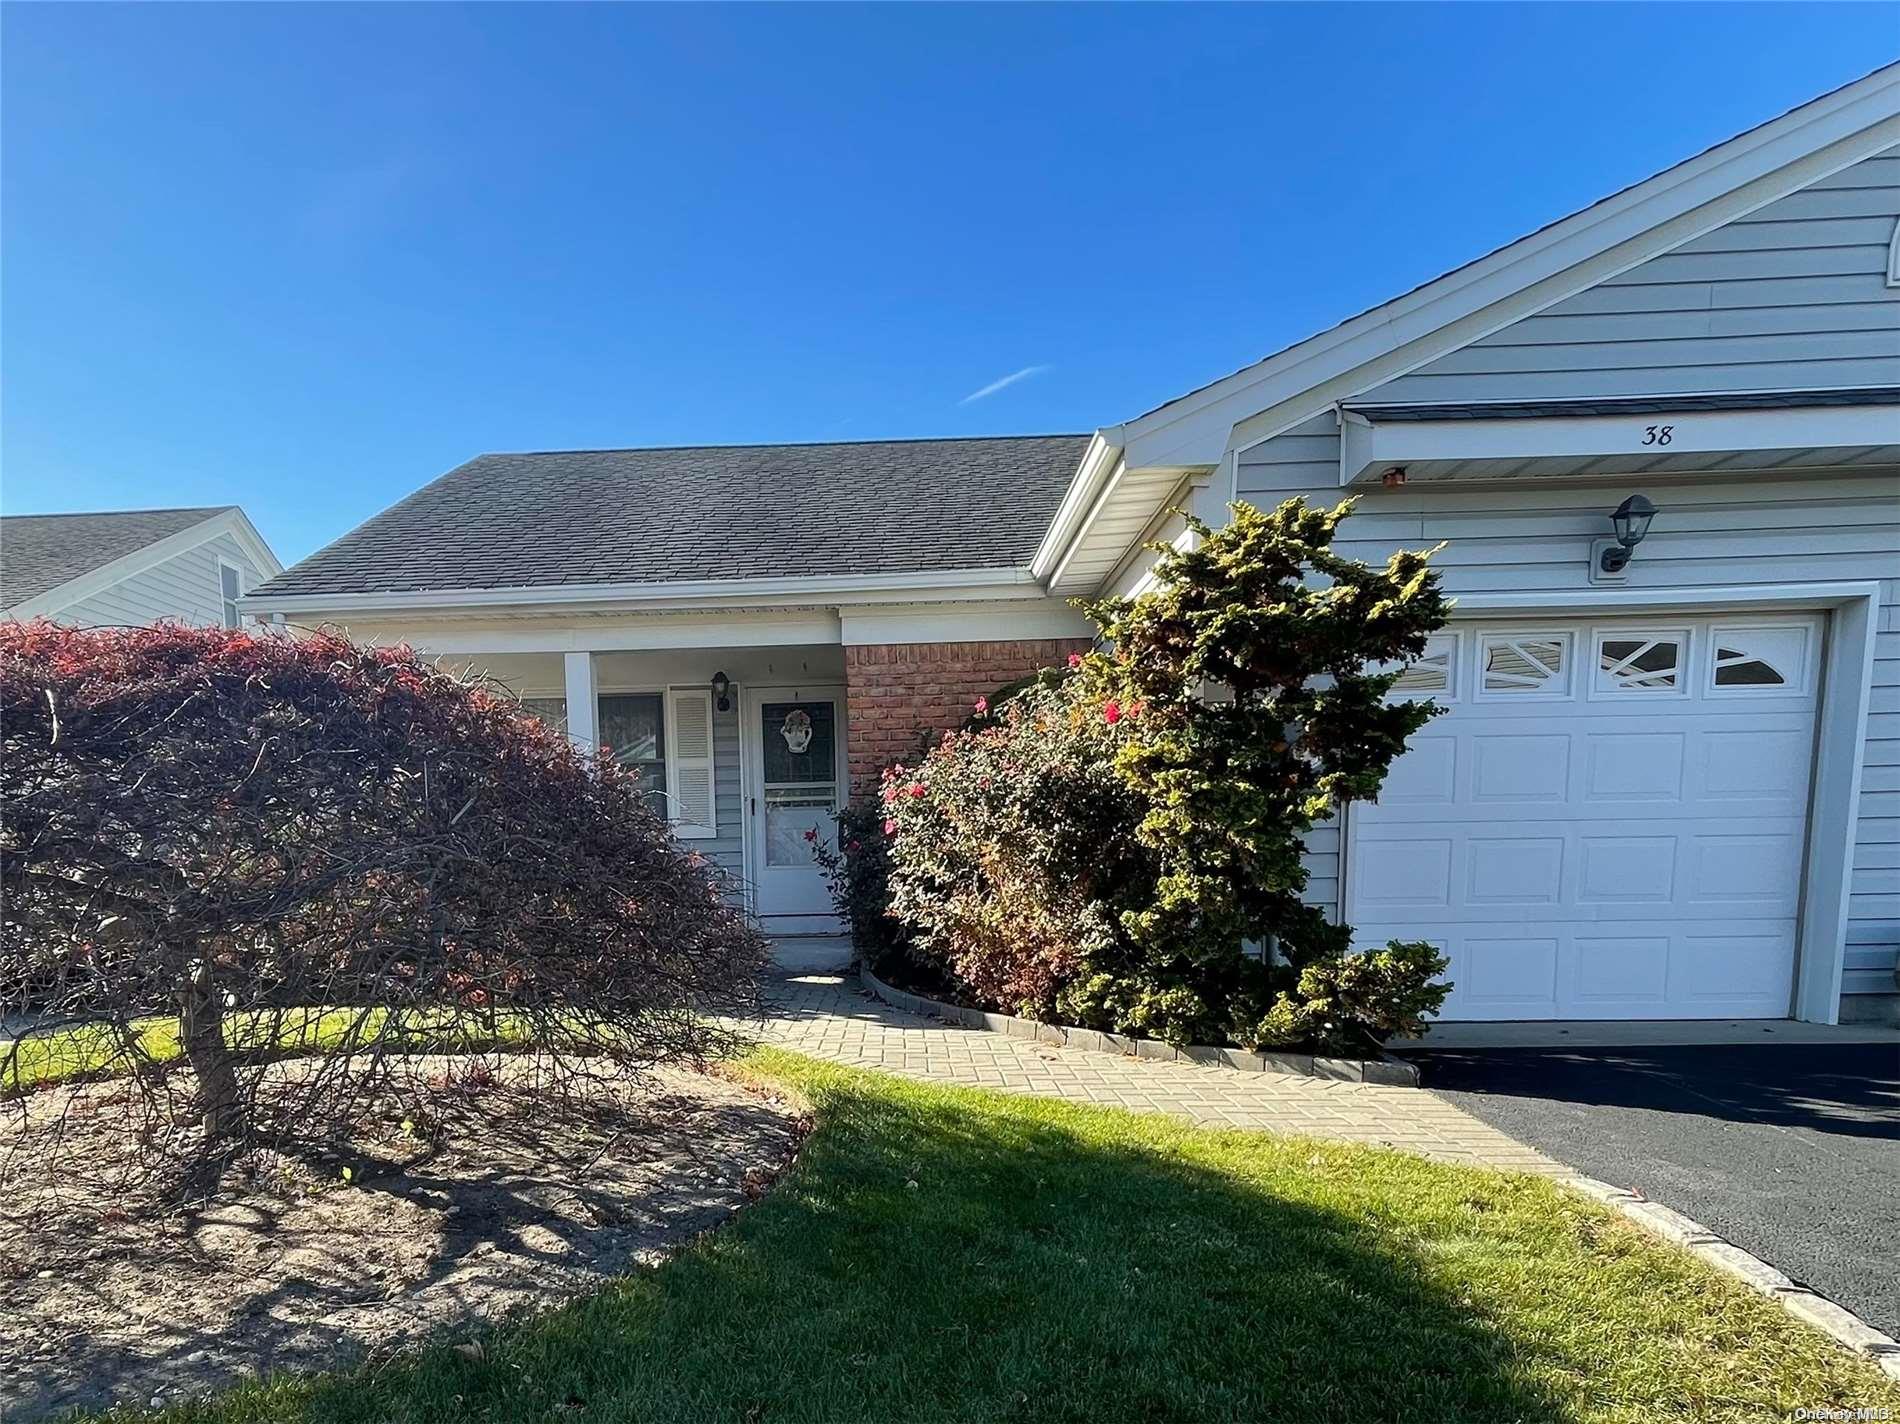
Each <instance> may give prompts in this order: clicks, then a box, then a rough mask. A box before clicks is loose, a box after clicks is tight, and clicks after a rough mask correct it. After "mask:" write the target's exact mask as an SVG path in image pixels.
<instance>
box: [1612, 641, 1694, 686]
mask: <svg viewBox="0 0 1900 1424" xmlns="http://www.w3.org/2000/svg"><path fill="white" fill-rule="evenodd" d="M1688 644H1689V640H1688V635H1687V634H1684V633H1625V634H1621V635H1618V634H1603V635H1601V636H1599V637H1598V638H1597V657H1596V686H1597V690H1598V691H1599V692H1676V691H1679V690H1680V689H1681V686H1682V655H1683V649H1684V648H1686V647H1687V646H1688Z"/></svg>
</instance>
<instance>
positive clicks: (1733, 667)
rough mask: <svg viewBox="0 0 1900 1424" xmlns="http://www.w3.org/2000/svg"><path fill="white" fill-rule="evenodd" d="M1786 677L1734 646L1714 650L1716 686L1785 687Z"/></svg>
mask: <svg viewBox="0 0 1900 1424" xmlns="http://www.w3.org/2000/svg"><path fill="white" fill-rule="evenodd" d="M1787 683H1788V679H1787V678H1785V677H1783V676H1782V675H1781V674H1780V673H1778V672H1776V671H1775V669H1774V667H1773V666H1772V665H1771V664H1769V663H1765V662H1763V661H1762V660H1761V659H1760V658H1751V657H1750V656H1749V655H1748V654H1747V653H1746V652H1743V651H1741V650H1739V649H1736V648H1717V649H1716V650H1715V685H1716V686H1717V687H1785V686H1787Z"/></svg>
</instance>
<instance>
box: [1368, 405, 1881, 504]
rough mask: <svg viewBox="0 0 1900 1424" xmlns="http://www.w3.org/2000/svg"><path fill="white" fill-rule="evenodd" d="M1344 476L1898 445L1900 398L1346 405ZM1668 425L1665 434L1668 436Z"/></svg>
mask: <svg viewBox="0 0 1900 1424" xmlns="http://www.w3.org/2000/svg"><path fill="white" fill-rule="evenodd" d="M1341 415H1342V421H1341V429H1340V434H1341V439H1340V445H1339V482H1340V483H1341V484H1342V485H1349V484H1353V483H1356V482H1358V481H1361V480H1364V479H1367V478H1370V477H1373V476H1376V475H1380V474H1383V472H1384V471H1386V470H1388V469H1391V468H1392V467H1394V466H1404V465H1411V464H1425V463H1428V462H1431V461H1438V460H1456V461H1467V460H1469V461H1478V460H1510V461H1522V460H1537V459H1575V458H1586V457H1590V456H1613V455H1628V456H1632V457H1638V458H1641V457H1649V458H1655V457H1667V456H1677V455H1704V454H1709V455H1713V454H1725V453H1740V452H1743V451H1750V450H1827V449H1853V448H1860V447H1864V446H1870V445H1873V446H1878V445H1896V444H1900V405H1886V406H1878V405H1864V406H1809V407H1806V408H1802V407H1798V406H1779V407H1774V408H1772V409H1765V410H1686V411H1681V412H1678V413H1674V414H1670V413H1663V412H1656V411H1649V412H1644V413H1632V414H1628V415H1577V416H1540V417H1529V418H1515V417H1514V418H1509V419H1499V420H1395V421H1389V422H1386V423H1384V424H1381V423H1380V422H1379V421H1378V419H1377V418H1376V417H1374V418H1372V419H1368V418H1367V417H1366V416H1365V415H1363V414H1361V413H1360V412H1357V411H1353V410H1346V411H1343V412H1342V413H1341ZM1665 429H1666V431H1667V434H1666V435H1665V434H1661V433H1659V432H1662V431H1664V430H1665Z"/></svg>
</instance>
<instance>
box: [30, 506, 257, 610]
mask: <svg viewBox="0 0 1900 1424" xmlns="http://www.w3.org/2000/svg"><path fill="white" fill-rule="evenodd" d="M235 508H237V506H236V505H233V504H219V505H210V506H207V507H206V508H203V509H124V510H114V511H113V512H111V513H109V514H8V515H5V516H0V609H6V608H12V607H13V606H14V605H16V604H20V603H24V602H26V601H27V599H29V598H37V597H38V596H39V595H40V594H42V593H45V592H46V591H47V590H48V589H53V588H58V587H59V586H60V585H61V584H63V583H65V582H66V581H67V580H68V579H75V578H78V577H79V576H80V575H81V574H83V573H89V572H91V571H92V570H93V569H96V568H100V567H101V566H103V565H105V564H109V563H111V562H112V561H113V560H114V559H121V558H124V557H125V556H126V555H127V554H130V553H135V552H136V551H138V550H140V549H143V548H144V547H145V546H146V545H147V544H156V543H157V542H158V541H159V540H160V539H163V538H165V537H167V536H168V535H172V534H176V533H178V532H179V531H180V530H181V529H189V528H191V527H192V526H193V525H194V524H202V523H204V521H205V520H207V519H210V518H212V517H213V516H214V515H219V514H223V513H224V512H225V511H226V510H230V509H235Z"/></svg>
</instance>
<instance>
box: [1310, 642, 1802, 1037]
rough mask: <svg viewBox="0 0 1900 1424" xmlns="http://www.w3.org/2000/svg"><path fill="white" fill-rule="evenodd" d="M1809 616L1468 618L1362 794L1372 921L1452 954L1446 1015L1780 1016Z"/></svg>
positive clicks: (1365, 938) (1423, 664) (1793, 900)
mask: <svg viewBox="0 0 1900 1424" xmlns="http://www.w3.org/2000/svg"><path fill="white" fill-rule="evenodd" d="M1820 642H1821V626H1820V622H1819V620H1818V619H1817V618H1813V617H1808V616H1793V617H1789V616H1780V617H1753V618H1750V617H1744V616H1740V615H1737V616H1735V617H1733V618H1704V619H1672V620H1646V621H1642V622H1637V621H1633V620H1631V621H1615V622H1588V623H1586V622H1563V623H1541V624H1536V625H1532V624H1529V623H1512V624H1504V623H1499V624H1495V625H1471V626H1467V627H1461V628H1460V629H1459V630H1458V631H1456V632H1448V633H1444V634H1440V635H1437V636H1436V637H1435V638H1434V639H1433V641H1432V645H1431V647H1430V648H1429V649H1428V651H1427V653H1426V656H1425V657H1424V658H1423V659H1421V660H1420V662H1418V663H1416V664H1414V665H1413V666H1412V667H1411V668H1409V669H1408V670H1407V672H1406V673H1405V675H1404V677H1403V679H1402V681H1401V688H1402V690H1403V692H1404V693H1405V694H1407V695H1418V696H1430V697H1432V698H1434V699H1436V700H1437V701H1440V702H1443V703H1445V704H1447V705H1449V706H1450V708H1451V711H1449V712H1448V713H1446V714H1445V715H1444V716H1442V717H1439V718H1437V719H1436V720H1434V721H1433V722H1431V723H1430V724H1428V725H1427V726H1426V728H1425V729H1424V730H1423V731H1421V732H1420V733H1418V734H1417V736H1415V737H1414V738H1413V741H1412V745H1411V747H1410V748H1409V749H1408V750H1407V751H1406V753H1405V755H1404V756H1403V757H1402V758H1400V759H1399V761H1398V762H1397V763H1396V764H1395V765H1394V766H1393V768H1392V772H1391V774H1390V776H1389V778H1388V779H1387V781H1386V785H1385V788H1384V790H1383V792H1382V793H1381V795H1380V797H1379V800H1378V803H1377V804H1376V805H1362V806H1356V807H1354V808H1353V810H1352V815H1351V840H1350V845H1349V848H1348V854H1347V866H1346V874H1347V898H1346V913H1347V915H1348V917H1349V919H1351V920H1352V921H1353V922H1354V924H1355V926H1356V930H1357V936H1356V937H1357V939H1358V940H1359V941H1360V942H1362V943H1368V944H1380V943H1384V942H1385V941H1386V940H1387V939H1391V938H1399V939H1424V940H1430V941H1432V942H1433V943H1435V944H1437V945H1439V946H1440V947H1441V948H1442V950H1443V951H1444V952H1445V953H1446V954H1447V955H1449V956H1450V959H1451V968H1450V970H1449V971H1448V977H1449V978H1450V979H1451V980H1452V982H1453V984H1454V985H1455V987H1454V989H1453V990H1452V993H1451V996H1450V998H1449V999H1448V1000H1447V1001H1446V1005H1445V1009H1444V1015H1443V1016H1444V1017H1445V1018H1447V1019H1552V1018H1556V1019H1621V1018H1779V1017H1783V1016H1785V1015H1787V1014H1788V1013H1789V1012H1790V1007H1791V1000H1792V995H1793V988H1794V959H1795V917H1796V914H1797V911H1798V907H1799V902H1800V894H1801V865H1802V859H1803V853H1804V848H1805V843H1806V828H1807V806H1808V779H1809V770H1810V767H1811V766H1812V764H1813V759H1814V714H1815V703H1816V691H1815V683H1816V669H1817V667H1818V665H1819V661H1820Z"/></svg>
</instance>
